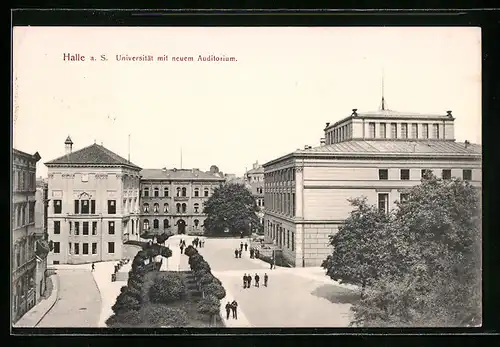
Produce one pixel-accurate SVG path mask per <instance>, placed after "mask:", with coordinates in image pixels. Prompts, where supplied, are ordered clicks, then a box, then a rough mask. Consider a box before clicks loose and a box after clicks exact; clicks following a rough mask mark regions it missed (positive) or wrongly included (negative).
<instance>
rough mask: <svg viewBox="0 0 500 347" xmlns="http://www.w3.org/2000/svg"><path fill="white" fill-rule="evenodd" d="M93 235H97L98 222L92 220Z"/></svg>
mask: <svg viewBox="0 0 500 347" xmlns="http://www.w3.org/2000/svg"><path fill="white" fill-rule="evenodd" d="M92 235H97V222H92Z"/></svg>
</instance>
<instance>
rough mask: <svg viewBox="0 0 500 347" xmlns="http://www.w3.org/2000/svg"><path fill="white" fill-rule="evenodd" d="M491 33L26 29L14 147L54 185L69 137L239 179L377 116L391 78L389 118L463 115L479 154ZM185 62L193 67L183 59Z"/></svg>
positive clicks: (19, 36)
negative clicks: (353, 121) (363, 115)
mask: <svg viewBox="0 0 500 347" xmlns="http://www.w3.org/2000/svg"><path fill="white" fill-rule="evenodd" d="M480 30H481V29H480V28H473V27H463V28H461V27H450V28H446V27H439V28H437V27H436V28H431V27H420V28H419V27H399V28H397V27H391V28H388V27H385V28H382V27H349V28H343V27H309V28H308V27H300V28H299V27H286V28H285V27H283V28H279V27H275V28H266V27H254V28H250V27H247V28H245V27H238V28H217V27H212V28H209V27H203V28H195V27H193V28H188V27H183V28H181V27H177V28H173V27H171V28H159V27H142V28H140V27H107V28H104V27H15V28H14V32H13V81H14V85H13V136H14V138H13V146H14V148H17V149H19V150H21V151H25V152H28V153H35V152H37V151H38V152H39V154H40V155H41V157H42V159H41V160H40V162H39V163H38V165H37V176H43V177H45V176H46V175H47V168H46V167H45V165H44V164H43V163H44V162H47V161H49V160H52V159H55V158H57V157H60V156H62V155H64V141H65V139H66V137H67V136H68V135H69V136H71V139H72V140H73V143H74V144H73V151H75V150H78V149H80V148H83V147H86V146H89V145H91V144H93V143H94V142H96V143H98V144H102V145H104V147H106V148H108V149H110V150H112V151H114V152H116V153H117V154H119V155H121V156H122V157H124V158H127V156H128V154H129V147H130V158H131V161H132V162H133V163H134V164H136V165H139V166H140V167H142V168H163V167H167V168H181V153H182V168H199V169H201V170H205V171H207V170H208V169H209V168H210V166H211V165H217V166H218V167H219V169H220V170H221V171H222V172H224V173H231V174H236V175H238V176H240V175H242V174H243V173H244V172H245V169H250V168H252V164H253V163H254V162H256V161H258V162H259V163H260V164H263V163H266V162H268V161H270V160H273V159H276V158H278V157H280V156H283V155H286V154H288V153H290V152H292V151H294V150H296V149H298V148H303V147H304V146H305V145H311V146H318V145H319V143H320V138H322V137H324V133H323V129H324V127H325V124H326V122H330V123H334V122H336V121H338V120H340V119H342V118H345V117H347V116H349V115H350V114H351V113H352V111H351V110H352V109H353V108H357V109H358V112H362V111H373V110H377V109H378V108H379V107H380V100H381V95H382V88H381V85H382V76H383V80H384V97H385V100H386V108H389V109H391V110H396V111H402V112H404V111H407V112H417V113H432V114H446V111H447V110H452V111H453V115H454V116H455V117H456V120H455V137H456V139H457V141H464V140H469V141H470V142H473V143H481V31H480ZM64 54H70V55H73V56H74V55H77V54H79V55H80V57H81V56H82V55H83V56H85V61H64ZM101 55H105V56H106V58H107V61H101V60H100V57H101ZM116 55H128V56H130V57H133V56H137V57H138V56H143V55H146V56H147V55H151V56H153V58H154V61H118V60H117V59H116ZM164 55H168V57H169V60H168V61H158V60H157V59H156V58H157V57H158V56H164ZM199 55H202V56H203V57H206V56H210V55H214V56H217V57H221V56H226V57H234V58H235V60H234V61H222V62H221V61H219V62H213V61H211V62H210V61H209V62H207V61H197V60H198V57H199ZM90 56H94V57H95V58H96V61H91V60H90ZM187 56H192V57H193V58H194V61H173V57H187ZM129 134H130V146H129Z"/></svg>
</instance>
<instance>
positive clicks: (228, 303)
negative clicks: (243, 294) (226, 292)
mask: <svg viewBox="0 0 500 347" xmlns="http://www.w3.org/2000/svg"><path fill="white" fill-rule="evenodd" d="M231 308H232V307H231V303H230V302H229V301H228V302H227V304H226V319H229V314H230V313H231Z"/></svg>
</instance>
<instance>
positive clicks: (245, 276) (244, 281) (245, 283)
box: [243, 274, 248, 289]
mask: <svg viewBox="0 0 500 347" xmlns="http://www.w3.org/2000/svg"><path fill="white" fill-rule="evenodd" d="M247 281H248V278H247V274H244V275H243V288H244V289H245V288H246V287H247Z"/></svg>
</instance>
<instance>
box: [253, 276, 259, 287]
mask: <svg viewBox="0 0 500 347" xmlns="http://www.w3.org/2000/svg"><path fill="white" fill-rule="evenodd" d="M254 278H255V286H256V287H259V280H260V277H259V275H258V274H255V277H254Z"/></svg>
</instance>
